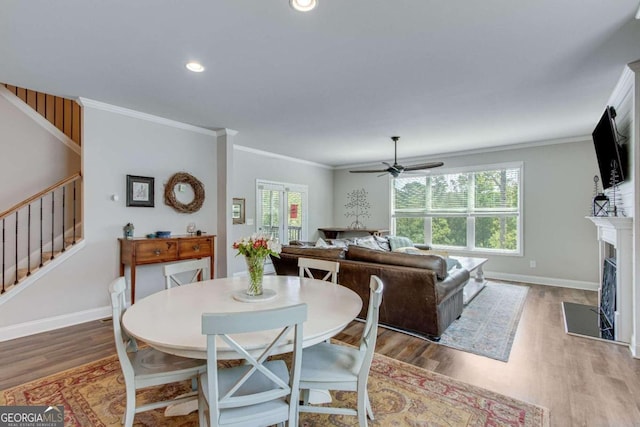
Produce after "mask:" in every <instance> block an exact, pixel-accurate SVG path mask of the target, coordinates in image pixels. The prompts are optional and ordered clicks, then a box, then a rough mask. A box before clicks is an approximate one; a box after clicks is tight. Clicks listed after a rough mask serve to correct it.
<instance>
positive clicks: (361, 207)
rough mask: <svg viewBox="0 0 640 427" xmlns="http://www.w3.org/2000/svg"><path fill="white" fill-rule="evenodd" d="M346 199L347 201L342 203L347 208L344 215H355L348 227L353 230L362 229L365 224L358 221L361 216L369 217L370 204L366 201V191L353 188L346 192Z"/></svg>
mask: <svg viewBox="0 0 640 427" xmlns="http://www.w3.org/2000/svg"><path fill="white" fill-rule="evenodd" d="M347 199H348V200H349V202H348V203H347V204H346V205H344V207H345V208H347V209H350V210H348V211H347V212H346V213H345V214H344V216H346V217H347V218H349V217H355V218H356V220H355V221H353V222H352V223H351V225H350V226H349V228H351V229H353V230H362V229H364V228H366V226H365V225H364V224H363V223H362V222H360V218H361V217H366V218H370V215H369V208H370V207H371V205H370V204H369V202H367V191H366V190H365V189H364V188H363V189H361V190H353V191H352V192H351V193H349V194H347Z"/></svg>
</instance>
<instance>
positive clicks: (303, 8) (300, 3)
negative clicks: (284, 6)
mask: <svg viewBox="0 0 640 427" xmlns="http://www.w3.org/2000/svg"><path fill="white" fill-rule="evenodd" d="M289 6H291V7H292V8H293V9H295V10H297V11H298V12H309V11H310V10H313V9H315V8H316V6H318V0H289Z"/></svg>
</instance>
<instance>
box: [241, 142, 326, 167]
mask: <svg viewBox="0 0 640 427" xmlns="http://www.w3.org/2000/svg"><path fill="white" fill-rule="evenodd" d="M233 148H234V150H238V151H244V152H247V153H253V154H257V155H259V156H265V157H272V158H274V159H281V160H288V161H290V162H295V163H302V164H303V165H308V166H315V167H319V168H323V169H331V170H333V169H335V168H334V167H333V166H329V165H324V164H322V163H316V162H312V161H309V160H303V159H298V158H296V157H290V156H285V155H283V154H276V153H271V152H269V151H264V150H258V149H257V148H251V147H245V146H244V145H236V144H234V145H233Z"/></svg>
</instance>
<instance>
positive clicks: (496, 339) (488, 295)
mask: <svg viewBox="0 0 640 427" xmlns="http://www.w3.org/2000/svg"><path fill="white" fill-rule="evenodd" d="M528 291H529V288H528V287H527V286H519V285H510V284H506V283H492V282H488V283H487V285H486V286H485V287H484V289H482V290H481V291H480V293H479V294H478V295H477V296H476V297H475V298H474V299H473V300H471V302H470V303H469V304H468V305H467V306H466V307H465V308H464V310H463V312H462V316H460V318H459V319H457V320H455V321H454V322H453V323H452V324H451V325H450V326H449V327H448V328H447V329H446V330H445V331H444V333H443V334H442V336H441V339H440V342H439V344H443V345H446V346H447V347H452V348H455V349H458V350H463V351H467V352H469V353H474V354H479V355H481V356H486V357H490V358H492V359H496V360H500V361H503V362H506V361H508V360H509V354H510V353H511V346H512V345H513V339H514V337H515V335H516V331H517V329H518V323H519V322H520V316H521V315H522V310H523V308H524V303H525V301H526V299H527V292H528Z"/></svg>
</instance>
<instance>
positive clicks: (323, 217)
mask: <svg viewBox="0 0 640 427" xmlns="http://www.w3.org/2000/svg"><path fill="white" fill-rule="evenodd" d="M234 142H235V143H236V144H237V146H236V149H235V150H234V154H233V163H234V166H233V183H234V185H233V188H234V192H233V197H240V198H244V199H246V200H245V210H246V219H253V225H248V224H244V225H240V224H236V225H233V231H232V235H233V240H234V241H235V240H237V239H240V238H241V237H244V236H250V235H251V234H253V233H255V232H256V226H255V219H256V180H257V179H263V180H267V181H277V182H284V183H288V184H303V185H307V186H308V187H309V208H310V209H309V240H316V239H317V238H318V230H317V229H318V227H326V226H329V225H331V223H332V218H333V203H334V198H333V170H331V169H330V168H328V167H325V166H322V165H317V164H313V163H310V162H303V161H299V160H296V159H290V158H285V157H283V156H274V155H270V154H269V153H266V152H264V153H261V152H259V151H257V150H248V149H245V148H244V147H243V146H242V132H240V133H239V134H238V135H237V136H236V137H235V139H234ZM233 266H234V268H233V271H234V272H235V273H238V272H243V271H245V270H246V266H245V264H244V261H243V260H242V259H241V257H237V258H235V259H234V263H233Z"/></svg>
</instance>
